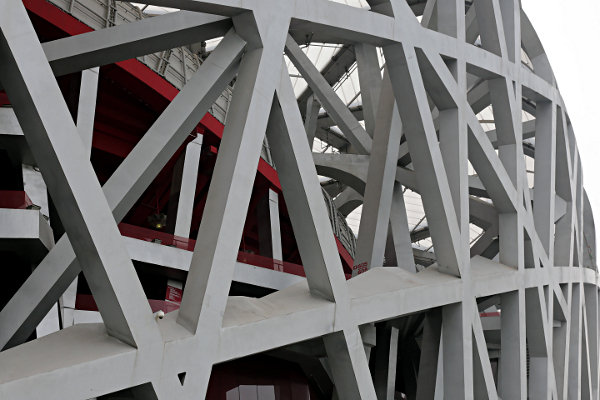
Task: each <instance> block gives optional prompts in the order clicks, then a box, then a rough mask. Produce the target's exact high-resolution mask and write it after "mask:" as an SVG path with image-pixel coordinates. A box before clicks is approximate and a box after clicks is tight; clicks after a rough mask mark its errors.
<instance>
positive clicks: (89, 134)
mask: <svg viewBox="0 0 600 400" xmlns="http://www.w3.org/2000/svg"><path fill="white" fill-rule="evenodd" d="M99 74H100V68H99V67H97V68H91V69H88V70H85V71H82V72H81V86H80V89H79V104H78V106H77V132H78V133H79V137H80V138H81V142H82V143H83V149H84V151H85V152H86V154H87V156H88V158H89V157H90V156H91V155H92V140H93V136H94V118H95V116H96V99H97V95H98V78H99ZM57 218H58V215H57ZM60 227H61V230H62V229H63V228H62V224H60ZM78 279H79V278H78V277H77V278H75V279H74V280H73V282H72V283H71V285H69V288H68V289H67V290H66V291H65V293H63V295H62V296H61V297H60V299H59V300H58V305H59V307H60V318H61V320H62V327H63V329H64V328H68V327H69V326H73V324H74V318H75V317H74V314H75V302H76V300H77V281H78ZM50 312H51V313H52V311H50Z"/></svg>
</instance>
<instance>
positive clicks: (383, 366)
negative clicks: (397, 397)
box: [373, 322, 398, 400]
mask: <svg viewBox="0 0 600 400" xmlns="http://www.w3.org/2000/svg"><path fill="white" fill-rule="evenodd" d="M375 353H376V354H375V371H373V374H374V376H373V384H374V385H375V393H377V399H378V400H394V393H395V391H396V364H397V363H398V328H397V327H395V326H393V325H392V324H391V323H390V322H387V323H386V324H385V325H383V326H379V327H377V346H376V347H375Z"/></svg>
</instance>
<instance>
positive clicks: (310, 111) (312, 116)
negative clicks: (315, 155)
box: [304, 94, 321, 151]
mask: <svg viewBox="0 0 600 400" xmlns="http://www.w3.org/2000/svg"><path fill="white" fill-rule="evenodd" d="M320 109H321V103H319V102H318V101H317V97H316V96H315V95H314V94H313V95H311V96H310V97H309V98H308V100H307V101H306V119H305V120H304V129H306V137H307V138H308V146H309V147H310V150H311V151H312V148H313V143H314V141H315V133H316V132H317V120H318V119H319V110H320Z"/></svg>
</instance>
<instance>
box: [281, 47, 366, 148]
mask: <svg viewBox="0 0 600 400" xmlns="http://www.w3.org/2000/svg"><path fill="white" fill-rule="evenodd" d="M285 53H286V55H287V56H288V57H289V58H290V60H291V61H292V63H293V64H294V66H295V67H296V68H297V69H298V71H299V72H300V73H301V74H302V76H303V77H304V79H306V81H307V82H308V85H309V86H310V87H311V88H312V90H313V91H314V92H315V94H316V95H317V97H318V98H319V100H320V101H321V103H322V104H323V106H324V107H325V109H326V110H327V111H328V112H329V113H330V114H331V118H332V119H333V120H334V121H335V122H336V124H337V125H338V126H339V128H340V129H341V130H342V132H343V133H344V135H345V136H346V138H347V139H348V140H349V141H350V143H352V145H353V146H354V148H355V149H356V150H357V151H358V153H359V154H370V153H371V146H372V139H371V137H370V136H369V134H368V133H367V132H366V131H365V130H364V128H363V127H362V126H361V125H360V124H359V123H358V121H357V120H356V118H354V116H353V115H352V113H351V112H350V110H348V107H346V105H345V104H344V102H343V101H342V100H341V99H340V98H339V96H338V95H337V94H336V93H335V92H334V91H333V89H332V88H331V86H329V84H328V83H327V81H326V80H325V78H324V77H323V75H321V73H320V72H319V70H318V69H317V68H316V67H315V66H314V65H313V63H312V62H311V61H310V59H309V58H308V56H307V55H306V54H304V52H303V51H302V49H300V47H299V46H298V44H297V43H296V41H295V40H294V39H293V38H292V37H291V36H289V35H288V38H287V41H286V43H285Z"/></svg>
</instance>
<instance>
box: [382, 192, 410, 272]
mask: <svg viewBox="0 0 600 400" xmlns="http://www.w3.org/2000/svg"><path fill="white" fill-rule="evenodd" d="M385 261H386V265H387V266H392V265H397V266H398V267H399V268H402V269H405V270H407V271H408V272H413V273H416V272H417V269H416V267H415V259H414V257H413V252H412V243H411V240H410V231H409V230H408V216H407V215H406V204H404V193H403V189H402V184H401V183H400V182H398V181H395V182H394V191H393V193H392V207H391V210H390V224H389V227H388V237H387V242H386V246H385Z"/></svg>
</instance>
